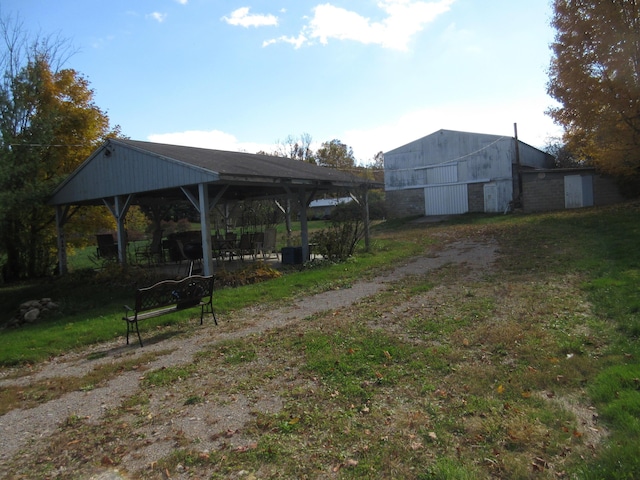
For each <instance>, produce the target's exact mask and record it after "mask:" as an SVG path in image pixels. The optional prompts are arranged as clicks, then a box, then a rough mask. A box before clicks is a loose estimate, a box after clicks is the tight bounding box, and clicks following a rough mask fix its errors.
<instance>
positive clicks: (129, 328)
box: [126, 320, 143, 347]
mask: <svg viewBox="0 0 640 480" xmlns="http://www.w3.org/2000/svg"><path fill="white" fill-rule="evenodd" d="M126 322H127V345H129V332H131V333H133V326H134V325H135V326H136V333H137V334H138V341H139V342H140V346H141V347H142V346H143V345H142V337H140V330H139V329H138V320H133V321H130V320H126Z"/></svg>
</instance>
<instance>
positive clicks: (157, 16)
mask: <svg viewBox="0 0 640 480" xmlns="http://www.w3.org/2000/svg"><path fill="white" fill-rule="evenodd" d="M147 18H151V19H153V20H155V21H156V22H158V23H162V22H164V21H165V20H166V19H167V14H166V13H160V12H153V13H150V14H148V15H147Z"/></svg>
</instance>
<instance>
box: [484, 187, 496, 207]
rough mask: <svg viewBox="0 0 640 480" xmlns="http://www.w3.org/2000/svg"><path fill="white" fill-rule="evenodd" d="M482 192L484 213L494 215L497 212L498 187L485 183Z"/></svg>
mask: <svg viewBox="0 0 640 480" xmlns="http://www.w3.org/2000/svg"><path fill="white" fill-rule="evenodd" d="M483 191H484V211H485V212H486V213H496V212H497V211H498V186H497V185H496V184H495V183H485V184H484V187H483Z"/></svg>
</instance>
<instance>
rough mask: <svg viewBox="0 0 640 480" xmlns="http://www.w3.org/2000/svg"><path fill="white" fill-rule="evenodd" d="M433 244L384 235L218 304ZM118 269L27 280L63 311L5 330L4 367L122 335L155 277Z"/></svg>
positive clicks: (279, 295) (336, 280) (291, 292)
mask: <svg viewBox="0 0 640 480" xmlns="http://www.w3.org/2000/svg"><path fill="white" fill-rule="evenodd" d="M427 243H428V240H426V239H424V240H422V241H420V242H414V241H412V242H411V244H410V245H408V246H405V245H403V243H402V242H401V241H397V240H389V241H385V240H380V241H379V245H381V249H380V252H379V253H372V254H366V253H362V254H360V255H359V256H358V257H355V258H354V259H353V260H351V261H349V262H346V263H344V264H324V265H323V266H321V267H316V268H307V269H303V270H292V271H290V272H288V273H287V274H285V275H283V276H281V277H280V278H276V279H272V280H270V281H267V282H263V283H260V284H254V285H245V286H243V287H238V288H224V289H221V290H216V292H215V299H214V308H215V310H216V312H217V313H219V314H222V315H224V314H225V313H227V312H231V311H235V310H239V309H242V308H244V307H246V306H250V305H255V304H265V303H272V304H274V305H275V304H278V302H283V301H287V300H290V299H291V298H293V297H296V296H302V295H307V294H312V293H318V292H322V291H326V290H330V289H334V288H340V287H345V286H348V285H350V284H351V283H352V282H353V281H355V280H357V279H359V278H362V277H363V276H366V275H371V274H373V272H374V271H379V270H380V269H382V268H385V267H386V266H387V265H389V264H390V263H392V262H394V261H398V260H399V259H402V258H406V257H407V256H410V255H412V254H417V253H418V252H419V251H422V250H423V249H424V248H425V245H426V244H427ZM112 268H113V269H114V270H113V271H112V274H113V281H111V280H109V278H110V277H109V273H108V272H102V273H100V274H99V275H100V276H99V278H94V277H93V276H90V274H89V273H88V272H82V273H80V274H79V275H80V277H79V280H80V281H81V282H82V283H80V284H79V285H78V286H77V287H76V286H74V285H73V284H72V283H71V282H72V278H69V279H60V280H57V281H56V282H53V284H52V285H48V286H47V285H40V286H41V288H42V290H41V291H40V292H39V293H38V294H36V293H35V291H36V290H35V289H34V288H33V287H32V286H31V285H24V287H23V288H24V289H25V290H26V292H27V295H28V296H31V298H32V299H33V298H42V297H44V296H47V297H49V296H50V297H52V298H54V300H56V301H57V302H58V303H59V304H60V311H58V312H56V313H54V314H53V315H52V317H51V319H50V320H47V321H44V322H41V323H37V324H34V325H30V326H25V327H21V328H19V329H6V330H4V331H3V332H2V335H1V336H0V347H1V348H0V366H11V365H19V364H26V363H37V362H40V361H42V360H45V359H46V358H49V357H51V356H54V355H58V354H61V353H64V352H68V351H70V350H74V349H77V348H82V347H83V346H86V345H91V344H95V343H99V342H103V341H107V340H112V339H114V338H118V337H121V336H122V335H123V334H124V333H125V332H126V326H125V324H124V322H123V321H122V315H123V312H124V308H123V305H126V304H128V305H131V304H132V302H133V291H134V289H135V284H138V285H148V284H151V283H153V280H152V279H150V278H146V277H144V275H146V272H145V271H142V270H140V269H132V270H131V271H130V272H128V273H127V274H125V275H124V276H123V275H122V273H121V272H118V271H116V268H117V267H116V266H113V267H112ZM139 275H143V276H142V277H140V276H139ZM21 294H23V295H24V292H23V291H21V290H20V289H18V288H17V287H13V286H11V287H9V288H8V291H5V290H4V289H0V295H8V296H9V295H13V296H15V297H19V296H21ZM27 298H28V297H27ZM17 303H19V302H16V304H17ZM195 311H196V310H188V311H184V312H180V313H177V314H173V315H171V316H163V317H161V318H159V319H154V320H150V321H145V322H141V323H140V328H141V331H142V332H144V331H146V330H147V329H148V328H152V327H154V326H155V325H168V324H173V323H176V322H181V321H184V320H186V319H187V318H189V317H193V316H194V315H196V313H194V312H195Z"/></svg>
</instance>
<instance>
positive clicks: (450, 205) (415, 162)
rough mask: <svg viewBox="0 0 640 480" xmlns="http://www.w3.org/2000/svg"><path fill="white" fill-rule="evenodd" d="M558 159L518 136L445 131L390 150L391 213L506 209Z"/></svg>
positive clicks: (388, 184) (387, 155)
mask: <svg viewBox="0 0 640 480" xmlns="http://www.w3.org/2000/svg"><path fill="white" fill-rule="evenodd" d="M552 167H553V157H552V156H551V155H549V154H547V153H545V152H543V151H541V150H539V149H537V148H534V147H532V146H530V145H527V144H526V143H524V142H521V141H519V140H517V139H516V138H515V137H508V136H499V135H487V134H480V133H469V132H458V131H453V130H439V131H437V132H435V133H432V134H431V135H427V136H426V137H423V138H420V139H418V140H415V141H413V142H410V143H408V144H406V145H403V146H401V147H398V148H396V149H394V150H391V151H389V152H386V153H385V154H384V172H385V195H386V203H387V213H388V215H389V216H390V217H393V216H407V215H451V214H461V213H467V212H491V213H493V212H503V211H506V210H507V209H508V208H509V207H510V206H512V205H513V203H514V202H515V201H516V200H517V199H519V198H520V197H521V191H522V178H521V175H520V173H521V172H522V171H526V170H533V169H548V168H552Z"/></svg>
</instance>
